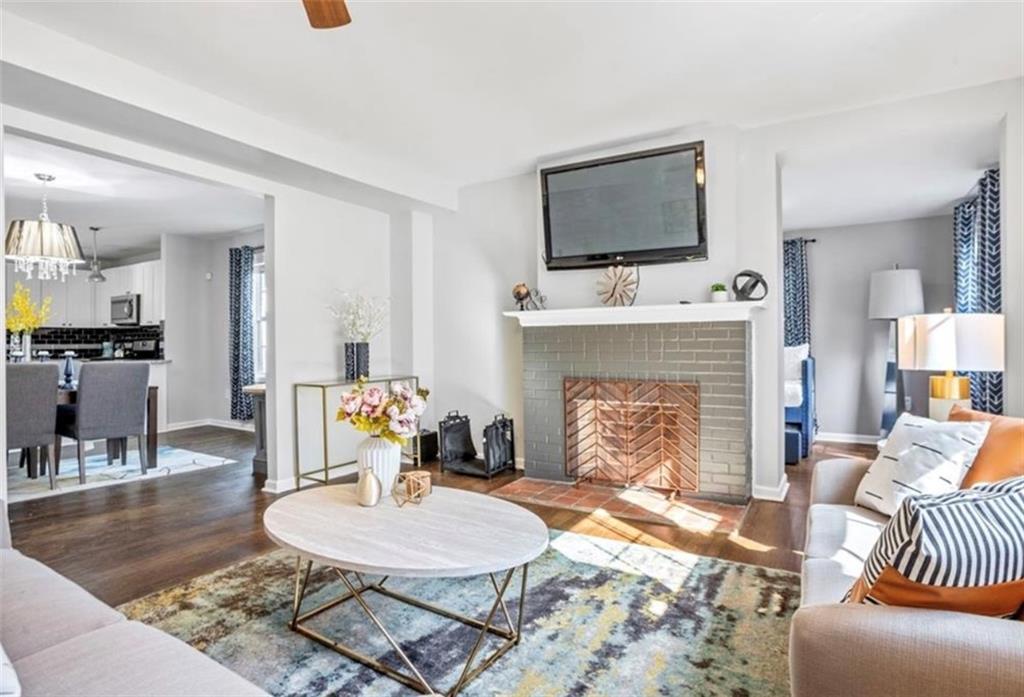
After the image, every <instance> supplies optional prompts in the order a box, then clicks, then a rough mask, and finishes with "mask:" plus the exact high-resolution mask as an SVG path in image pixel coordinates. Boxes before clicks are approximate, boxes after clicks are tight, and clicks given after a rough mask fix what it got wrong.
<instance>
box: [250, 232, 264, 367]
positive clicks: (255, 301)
mask: <svg viewBox="0 0 1024 697" xmlns="http://www.w3.org/2000/svg"><path fill="white" fill-rule="evenodd" d="M252 354H253V355H252V365H253V371H254V372H255V374H256V382H264V381H266V379H267V267H266V263H265V261H264V254H263V251H262V250H260V251H257V252H256V253H254V254H253V258H252Z"/></svg>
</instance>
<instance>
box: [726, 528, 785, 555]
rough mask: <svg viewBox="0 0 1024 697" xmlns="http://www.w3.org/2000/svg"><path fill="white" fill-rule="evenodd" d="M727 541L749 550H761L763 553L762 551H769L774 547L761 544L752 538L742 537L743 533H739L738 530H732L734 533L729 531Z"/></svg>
mask: <svg viewBox="0 0 1024 697" xmlns="http://www.w3.org/2000/svg"><path fill="white" fill-rule="evenodd" d="M729 542H731V543H732V544H734V545H738V546H740V547H742V548H743V549H749V550H750V551H751V552H762V553H763V552H771V551H772V550H774V549H775V548H774V547H772V546H769V545H764V544H761V543H760V542H757V541H755V540H752V539H750V538H749V537H744V536H743V535H741V534H739V533H738V532H734V533H730V534H729Z"/></svg>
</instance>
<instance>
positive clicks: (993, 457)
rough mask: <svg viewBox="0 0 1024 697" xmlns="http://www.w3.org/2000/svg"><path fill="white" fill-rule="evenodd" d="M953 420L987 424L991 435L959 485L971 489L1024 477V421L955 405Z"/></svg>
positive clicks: (950, 415) (952, 412)
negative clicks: (980, 484) (978, 485)
mask: <svg viewBox="0 0 1024 697" xmlns="http://www.w3.org/2000/svg"><path fill="white" fill-rule="evenodd" d="M949 420H950V421H988V422H989V423H991V424H992V425H991V426H989V429H988V436H986V437H985V442H984V443H982V444H981V450H979V451H978V456H977V457H976V458H974V464H972V465H971V469H970V470H968V472H967V476H966V477H964V480H963V482H961V483H960V488H961V489H969V488H971V487H972V486H974V485H975V484H979V483H981V482H998V481H1002V480H1003V479H1009V478H1010V477H1019V476H1021V475H1024V419H1015V418H1013V417H1011V416H997V415H996V414H987V413H985V412H983V411H974V410H973V409H965V408H964V407H961V406H960V405H954V406H953V410H952V411H951V412H949Z"/></svg>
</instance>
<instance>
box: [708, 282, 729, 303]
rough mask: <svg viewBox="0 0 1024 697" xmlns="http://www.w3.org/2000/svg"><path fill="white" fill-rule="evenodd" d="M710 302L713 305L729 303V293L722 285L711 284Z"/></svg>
mask: <svg viewBox="0 0 1024 697" xmlns="http://www.w3.org/2000/svg"><path fill="white" fill-rule="evenodd" d="M711 302H713V303H727V302H729V291H728V290H726V288H725V284H724V283H712V284H711Z"/></svg>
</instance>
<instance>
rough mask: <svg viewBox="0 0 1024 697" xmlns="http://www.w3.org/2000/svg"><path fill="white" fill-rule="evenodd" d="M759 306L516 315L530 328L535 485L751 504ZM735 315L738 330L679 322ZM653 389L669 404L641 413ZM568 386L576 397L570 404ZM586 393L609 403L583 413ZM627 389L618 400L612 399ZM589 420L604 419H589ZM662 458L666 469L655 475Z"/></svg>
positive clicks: (529, 442) (529, 420)
mask: <svg viewBox="0 0 1024 697" xmlns="http://www.w3.org/2000/svg"><path fill="white" fill-rule="evenodd" d="M722 306H725V307H722ZM750 307H752V306H750V305H744V304H742V303H721V304H719V305H717V306H714V305H695V306H685V305H680V306H644V307H632V308H584V309H580V310H547V311H540V312H518V313H513V314H514V316H515V317H516V318H517V319H518V320H519V321H520V323H521V324H522V326H523V427H524V428H523V439H524V449H523V456H524V458H523V460H524V462H523V465H524V469H525V472H526V476H528V477H532V478H534V479H548V480H553V481H562V482H573V481H577V480H579V479H593V480H595V481H607V482H615V483H617V484H627V483H629V484H642V485H646V486H653V487H658V488H662V489H666V490H675V491H686V492H694V494H695V495H698V496H703V497H710V498H715V499H720V500H725V501H728V502H739V501H745V500H746V499H748V498H749V497H750V491H751V463H750V452H751V448H750V433H751V431H750V424H751V417H750V405H751V398H750V389H751V388H750V355H751V354H750V341H751V333H750V322H749V321H748V320H747V319H746V318H748V317H749V313H750V312H751V311H752V310H751V309H749V308H750ZM730 312H731V313H733V314H734V315H736V319H732V318H731V317H730V318H729V319H720V320H712V321H704V320H699V321H686V320H683V321H680V320H675V321H672V319H671V318H675V317H685V318H690V317H694V316H696V317H701V318H703V317H707V316H720V317H721V316H725V317H729V313H730ZM611 317H615V318H616V319H618V318H619V317H622V318H624V319H623V320H620V322H622V323H611V322H608V321H607V319H606V318H611ZM662 318H665V319H662ZM625 322H631V323H625ZM650 385H655V386H658V385H660V386H661V387H658V388H657V389H653V391H652V392H651V394H655V395H657V396H658V399H659V400H660V401H656V403H655V404H651V405H647V406H641V405H643V404H644V402H643V400H644V399H651V397H650V396H648V397H644V396H643V394H641V392H642V391H643V390H644V389H651V388H650V387H649V386H650ZM567 386H568V387H569V388H570V389H571V390H572V392H571V393H570V394H568V395H567V393H566V389H567ZM630 386H634V387H630ZM637 386H645V387H637ZM577 390H578V391H580V394H582V395H593V394H594V393H595V391H601V392H603V393H605V394H606V396H607V399H606V398H605V397H602V398H600V399H596V398H593V397H586V396H585V397H581V398H580V401H579V403H578V404H577V403H576V402H575V401H574V399H575V398H574V395H575V394H576V391H577ZM588 390H590V392H587V391H588ZM616 390H617V391H618V395H619V396H618V397H615V398H613V397H611V396H608V395H610V392H613V391H616ZM638 390H639V391H638ZM675 392H678V393H679V394H678V395H674V396H672V398H671V399H669V398H668V396H669V395H670V394H672V393H675ZM684 395H685V399H684ZM567 397H568V398H569V399H567ZM676 397H678V399H676ZM673 400H675V402H676V403H673ZM616 402H618V404H616ZM627 404H628V405H629V406H628V408H627V407H624V406H623V405H627ZM573 410H576V411H575V415H574V411H573ZM587 410H589V413H592V414H593V417H587V418H582V419H581V418H580V417H582V416H586V414H585V413H584V412H585V411H587ZM653 414H657V416H656V417H655V416H653ZM672 414H675V415H674V416H673V415H672ZM644 415H649V416H650V418H651V419H657V420H659V421H657V422H656V426H657V427H651V428H646V427H645V430H644V433H643V434H641V433H640V432H639V431H638V430H637V426H636V425H631V424H635V419H636V418H640V420H641V423H650V422H649V421H647V422H645V421H644V420H643V419H644ZM684 415H685V418H684ZM684 422H685V427H686V433H685V434H683V433H682V429H683V424H684ZM588 429H589V430H588ZM597 429H600V430H597ZM597 435H600V438H597ZM644 438H646V439H650V442H648V441H645V440H643V439H644ZM655 441H657V447H655V446H654V442H655ZM611 450H615V451H616V452H615V454H614V455H612V453H611ZM658 458H661V462H662V463H664V464H661V465H659V466H654V464H653V463H654V462H655V461H657V460H658Z"/></svg>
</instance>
